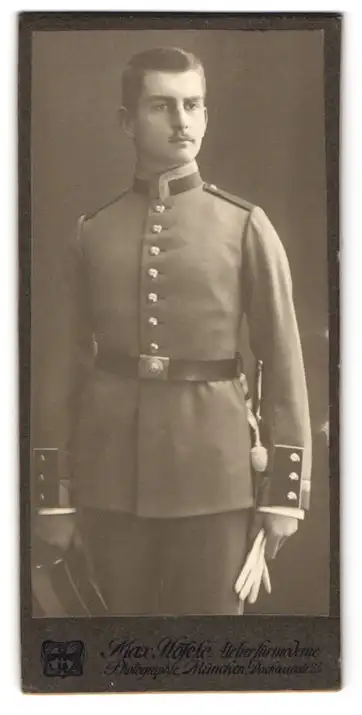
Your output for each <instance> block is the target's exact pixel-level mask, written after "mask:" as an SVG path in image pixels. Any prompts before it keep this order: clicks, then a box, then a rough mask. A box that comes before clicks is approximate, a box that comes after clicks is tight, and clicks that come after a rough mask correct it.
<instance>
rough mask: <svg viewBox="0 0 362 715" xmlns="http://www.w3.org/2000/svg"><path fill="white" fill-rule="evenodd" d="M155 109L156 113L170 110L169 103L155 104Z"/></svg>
mask: <svg viewBox="0 0 362 715" xmlns="http://www.w3.org/2000/svg"><path fill="white" fill-rule="evenodd" d="M153 109H154V110H155V111H156V112H162V111H165V110H166V109H168V105H167V102H160V103H159V104H154V105H153Z"/></svg>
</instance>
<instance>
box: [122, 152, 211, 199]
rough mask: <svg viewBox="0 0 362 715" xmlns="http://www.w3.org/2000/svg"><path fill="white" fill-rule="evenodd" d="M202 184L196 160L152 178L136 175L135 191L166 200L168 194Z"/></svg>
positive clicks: (172, 194)
mask: <svg viewBox="0 0 362 715" xmlns="http://www.w3.org/2000/svg"><path fill="white" fill-rule="evenodd" d="M201 184H202V179H201V176H200V174H199V170H198V166H197V164H196V161H193V162H191V163H190V164H185V165H184V166H180V167H178V168H177V169H171V171H167V172H165V173H164V174H158V175H155V176H153V177H152V178H150V179H144V178H141V177H139V176H135V179H134V182H133V191H135V192H136V193H139V194H145V195H146V196H150V197H152V198H160V199H162V200H164V199H166V198H167V197H168V196H174V195H175V194H181V193H183V192H184V191H189V190H190V189H195V188H196V187H197V186H201Z"/></svg>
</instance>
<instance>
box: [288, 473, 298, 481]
mask: <svg viewBox="0 0 362 715" xmlns="http://www.w3.org/2000/svg"><path fill="white" fill-rule="evenodd" d="M289 479H291V480H292V481H294V482H295V481H297V480H298V479H299V475H298V474H297V472H290V474H289Z"/></svg>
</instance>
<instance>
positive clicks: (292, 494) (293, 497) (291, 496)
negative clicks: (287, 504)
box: [287, 492, 298, 501]
mask: <svg viewBox="0 0 362 715" xmlns="http://www.w3.org/2000/svg"><path fill="white" fill-rule="evenodd" d="M287 499H289V501H295V500H296V499H298V497H297V495H296V493H295V492H288V494H287Z"/></svg>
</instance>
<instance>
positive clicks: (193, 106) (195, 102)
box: [185, 99, 200, 110]
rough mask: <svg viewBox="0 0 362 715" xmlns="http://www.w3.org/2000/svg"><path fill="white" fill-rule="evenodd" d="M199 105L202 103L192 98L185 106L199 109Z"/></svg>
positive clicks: (190, 108) (189, 108)
mask: <svg viewBox="0 0 362 715" xmlns="http://www.w3.org/2000/svg"><path fill="white" fill-rule="evenodd" d="M199 106H200V103H199V102H198V101H197V100H196V99H195V100H192V101H190V102H186V104H185V108H186V109H188V110H193V109H198V107H199Z"/></svg>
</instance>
